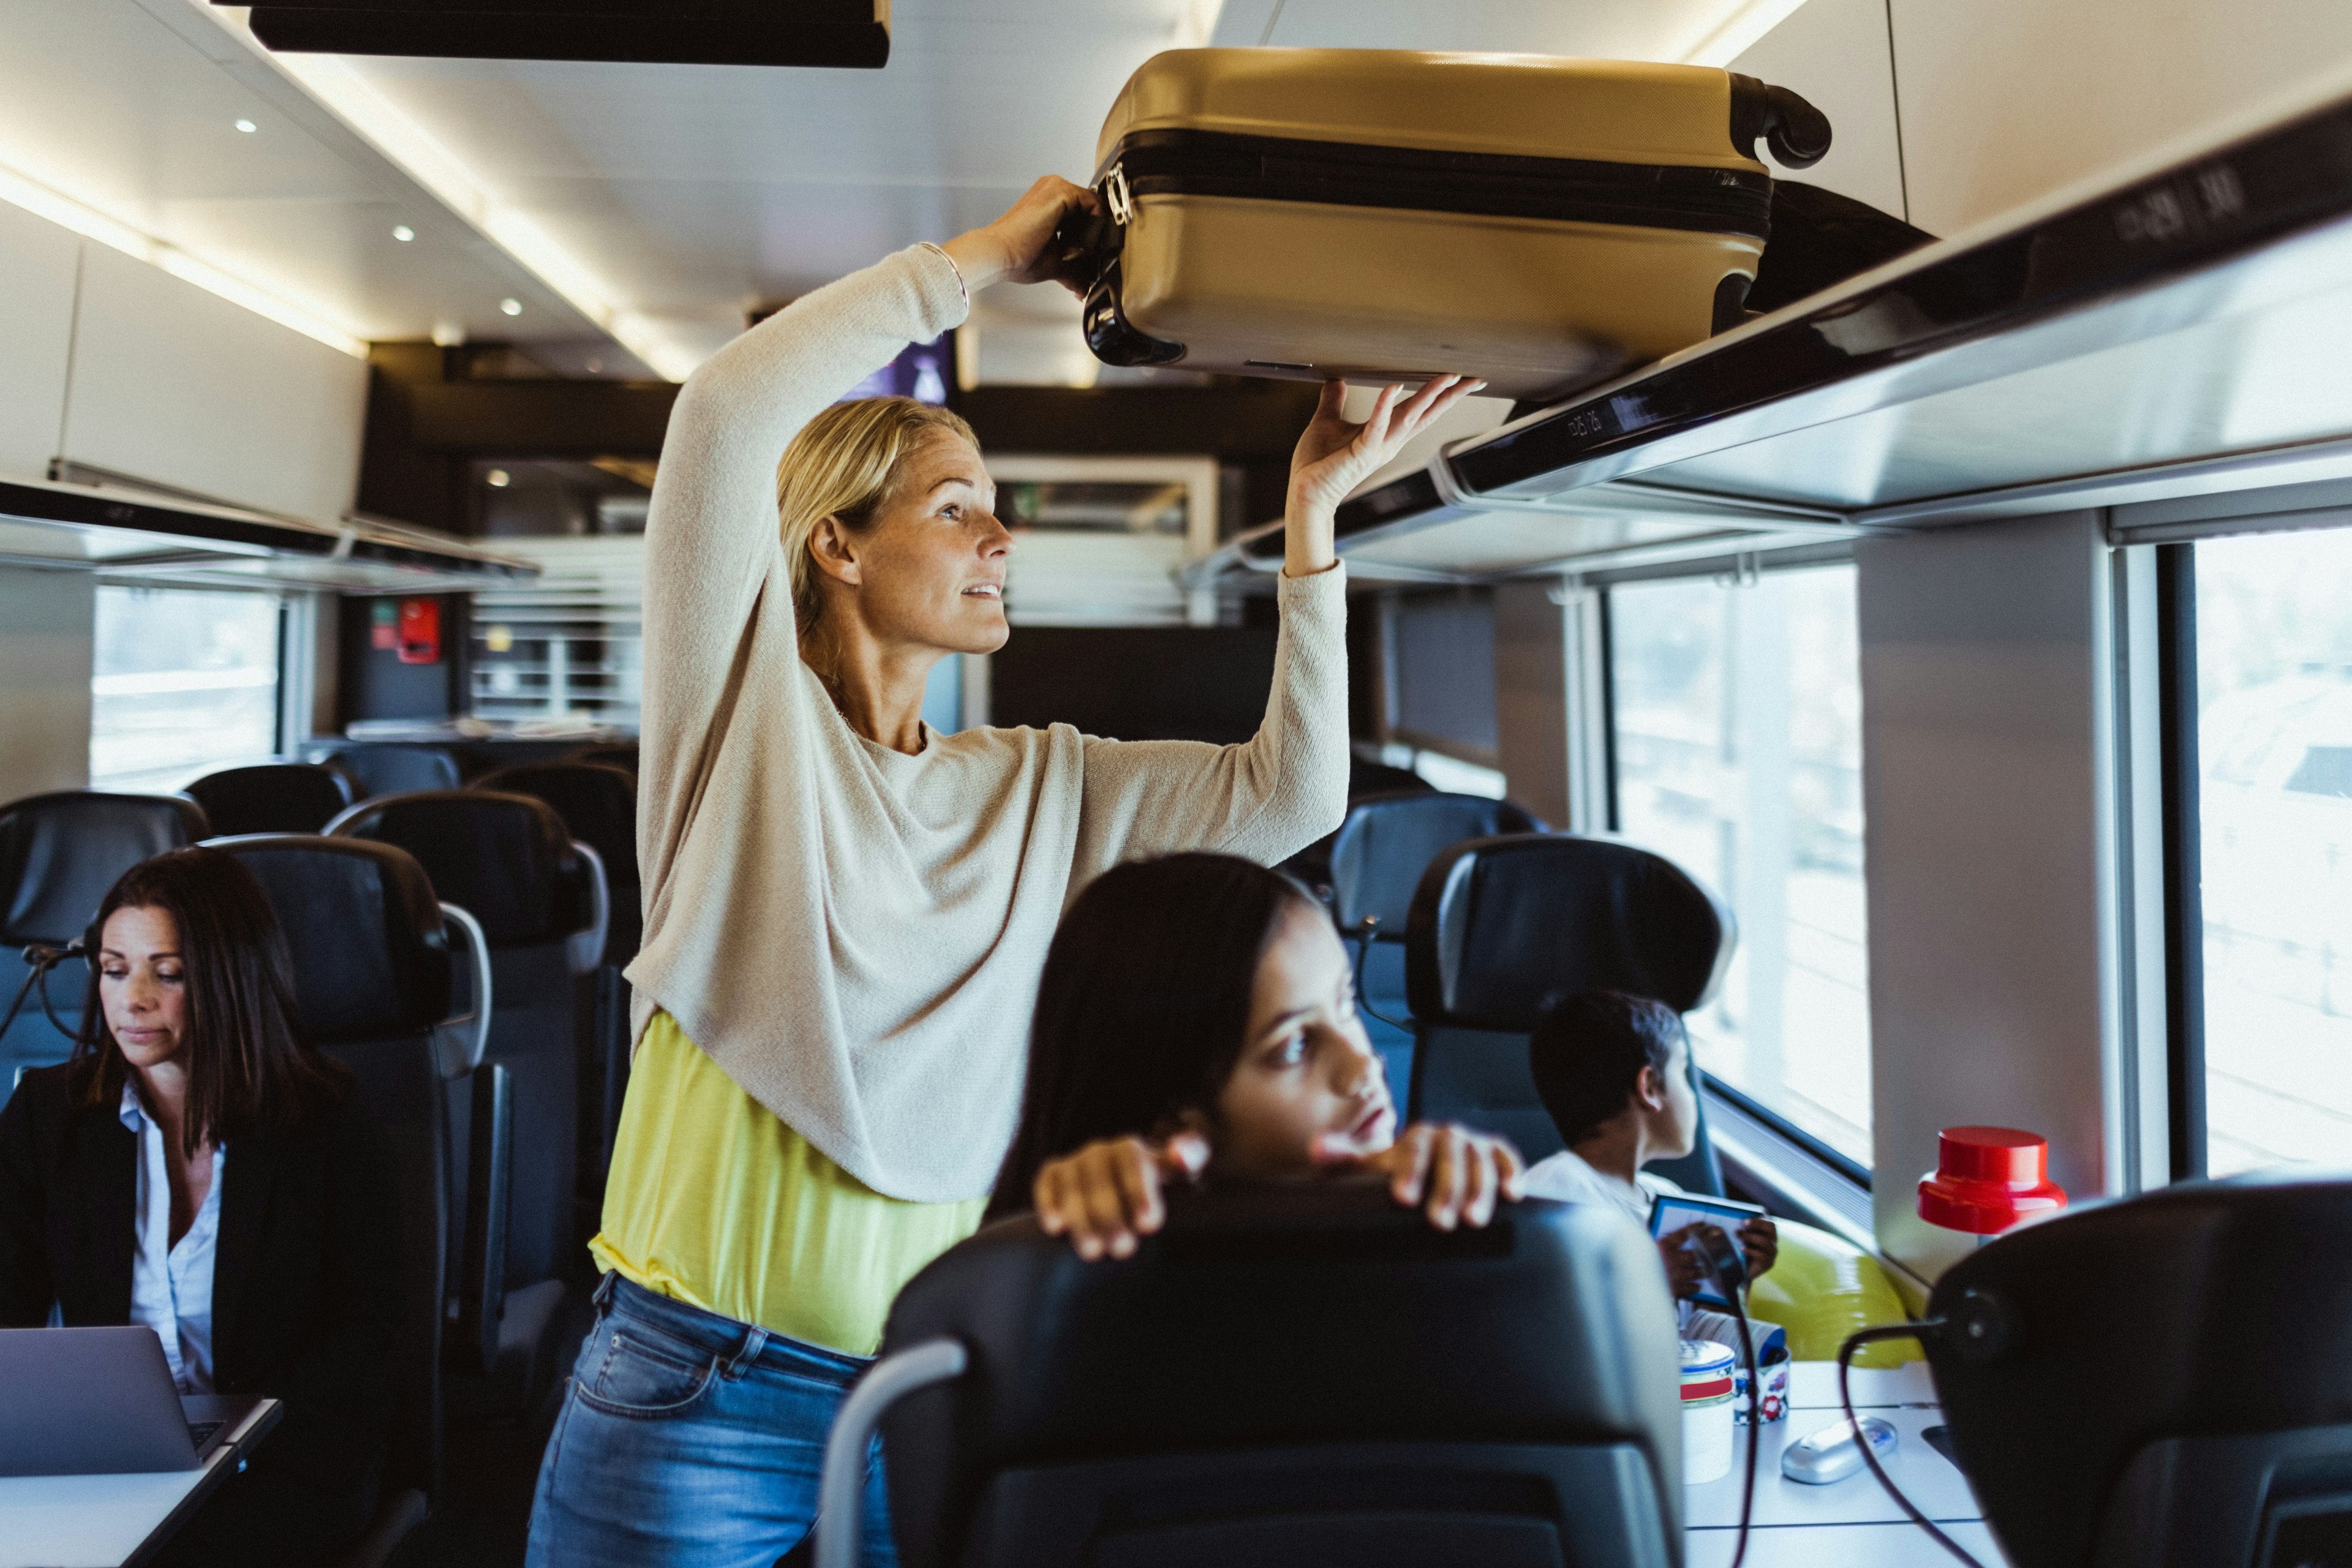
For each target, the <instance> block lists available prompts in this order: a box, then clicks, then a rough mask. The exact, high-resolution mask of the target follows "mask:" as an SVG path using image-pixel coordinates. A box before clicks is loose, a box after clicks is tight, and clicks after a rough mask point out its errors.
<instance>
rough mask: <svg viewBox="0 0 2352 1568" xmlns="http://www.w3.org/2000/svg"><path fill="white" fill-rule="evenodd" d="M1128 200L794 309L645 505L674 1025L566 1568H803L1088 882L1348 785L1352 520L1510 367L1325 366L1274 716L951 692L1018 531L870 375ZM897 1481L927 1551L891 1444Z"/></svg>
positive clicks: (958, 241)
mask: <svg viewBox="0 0 2352 1568" xmlns="http://www.w3.org/2000/svg"><path fill="white" fill-rule="evenodd" d="M1094 204H1095V198H1094V197H1093V195H1091V194H1090V193H1088V192H1086V191H1084V190H1082V189H1080V188H1079V187H1077V186H1076V185H1073V184H1068V183H1067V182H1066V181H1062V180H1057V179H1054V178H1051V177H1048V178H1046V179H1043V180H1040V181H1038V182H1037V184H1034V186H1032V187H1031V188H1030V190H1029V192H1028V193H1027V194H1026V195H1024V196H1023V197H1022V199H1021V200H1020V201H1019V202H1018V203H1016V204H1015V205H1013V208H1012V209H1011V210H1010V211H1009V212H1007V213H1006V214H1005V215H1004V216H1002V217H1000V218H998V219H997V220H996V221H995V222H994V223H992V224H991V225H989V226H987V227H985V228H982V229H976V230H973V231H971V233H968V234H964V235H961V236H960V237H957V238H955V239H952V240H950V241H949V242H948V243H947V244H946V245H945V246H935V245H930V244H928V243H927V244H924V245H919V246H917V247H913V248H911V249H908V250H904V251H900V252H899V253H898V254H897V255H895V256H892V257H890V258H887V259H885V260H883V261H882V262H880V263H878V264H877V265H875V266H873V267H870V268H866V270H864V271H862V272H858V273H855V274H853V275H851V276H850V277H847V278H845V279H841V280H840V281H838V282H835V283H833V284H831V285H829V286H827V287H826V288H824V289H819V290H817V291H816V292H815V293H814V294H811V295H809V296H808V297H806V298H805V299H803V300H799V301H798V302H796V303H794V304H793V306H792V307H791V308H789V309H787V310H782V311H780V312H779V313H778V314H777V315H775V316H774V317H772V318H771V319H770V320H769V321H765V322H763V323H761V325H760V326H758V327H757V328H755V329H753V330H752V331H749V332H746V333H745V334H744V335H743V336H741V337H740V338H738V339H737V340H736V341H735V342H732V343H730V345H728V347H726V348H725V349H723V350H721V351H720V352H719V353H718V354H716V355H715V356H713V357H712V358H711V360H710V361H709V363H707V364H705V365H704V366H703V367H702V368H701V369H700V370H698V372H696V374H695V375H694V377H693V378H692V379H691V380H690V381H688V383H687V384H686V386H685V388H684V389H683V390H682V391H681V392H680V393H679V395H678V399H677V405H676V407H675V408H674V409H673V411H672V413H671V416H670V425H669V432H668V436H667V440H666V441H665V443H664V446H663V450H662V461H661V475H660V479H659V481H658V482H657V483H656V486H655V489H654V498H653V507H652V511H651V514H650V516H649V517H648V519H647V521H646V676H645V706H644V736H643V746H644V760H643V769H642V772H641V773H640V774H639V784H640V792H639V796H638V800H639V807H638V809H639V816H638V822H637V837H638V845H639V848H640V851H641V855H642V859H643V863H644V866H645V872H646V879H645V891H646V937H645V946H644V949H643V951H642V952H640V953H639V955H638V957H637V960H636V962H635V963H634V964H632V965H631V966H630V969H629V979H630V981H631V983H632V984H634V985H635V994H636V998H637V1010H636V1017H635V1025H636V1027H637V1031H638V1033H637V1047H636V1057H635V1066H634V1068H633V1070H632V1072H631V1076H630V1080H629V1089H628V1097H627V1100H626V1101H625V1106H624V1109H623V1111H622V1116H621V1126H620V1131H619V1135H618V1138H617V1140H616V1143H615V1148H614V1157H613V1164H612V1173H611V1175H610V1176H609V1177H608V1179H607V1182H606V1185H605V1194H604V1229H603V1232H602V1234H601V1235H599V1236H598V1237H596V1238H595V1240H594V1241H593V1243H592V1244H591V1249H592V1251H593V1253H594V1255H595V1258H596V1261H597V1263H598V1265H599V1267H601V1268H604V1270H605V1277H604V1285H603V1286H602V1287H601V1288H600V1289H599V1290H598V1293H597V1294H598V1300H599V1303H600V1306H601V1309H602V1313H601V1316H600V1317H599V1319H598V1321H597V1325H596V1327H595V1329H594V1330H593V1331H592V1332H591V1334H590V1335H589V1338H588V1342H587V1343H586V1344H585V1345H584V1346H583V1349H582V1351H581V1354H580V1360H579V1363H578V1365H577V1366H576V1367H575V1368H574V1371H573V1376H572V1381H571V1384H570V1387H569V1391H568V1393H567V1394H566V1397H565V1404H564V1408H563V1411H562V1415H561V1416H560V1417H559V1419H558V1421H557V1424H556V1427H555V1431H554V1435H553V1436H552V1437H551V1440H550V1442H549V1445H548V1449H547V1455H546V1458H545V1460H544V1462H543V1464H542V1467H541V1473H540V1482H539V1494H538V1497H537V1499H536V1500H535V1502H534V1505H533V1508H532V1516H531V1532H530V1562H531V1563H533V1564H535V1565H553V1564H559V1563H560V1564H574V1563H583V1564H614V1565H629V1568H639V1565H653V1564H673V1563H676V1564H685V1563H693V1564H697V1565H698V1568H700V1565H705V1564H708V1565H714V1568H715V1565H722V1564H744V1565H746V1568H751V1565H757V1568H767V1565H768V1564H770V1563H773V1562H774V1561H775V1559H776V1557H777V1555H778V1554H779V1553H780V1552H784V1551H786V1550H787V1549H789V1548H791V1547H793V1545H795V1544H796V1543H797V1542H800V1541H801V1540H802V1538H803V1536H805V1535H806V1534H807V1532H808V1531H809V1528H810V1524H811V1521H812V1520H813V1518H814V1510H815V1500H816V1479H817V1473H818V1470H819V1468H820V1466H821V1464H822V1459H823V1454H824V1440H825V1436H826V1433H827V1432H828V1430H829V1429H830V1427H831V1426H832V1423H833V1417H834V1414H835V1410H836V1409H837V1408H838V1406H839V1405H840V1401H841V1398H842V1396H843V1394H844V1393H845V1390H846V1389H847V1387H848V1385H849V1384H851V1383H852V1382H853V1381H854V1380H855V1379H856V1376H857V1375H858V1373H860V1372H861V1371H862V1370H863V1369H864V1368H865V1366H866V1364H867V1359H868V1358H869V1357H871V1356H872V1354H873V1353H874V1352H875V1350H876V1348H877V1345H878V1344H879V1343H880V1342H881V1337H882V1327H883V1320H884V1318H885V1316H886V1315H887V1312H888V1310H889V1306H890V1301H891V1299H892V1298H893V1297H894V1296H895V1295H896V1294H897V1293H898V1288H899V1287H900V1286H901V1285H903V1284H904V1283H905V1282H906V1281H907V1279H908V1278H910V1277H911V1276H912V1275H913V1274H914V1273H915V1272H916V1271H917V1270H918V1269H919V1268H922V1267H923V1266H924V1265H925V1264H926V1263H929V1261H930V1260H931V1259H932V1258H935V1257H937V1256H938V1255H939V1254H940V1252H942V1251H944V1250H946V1249H947V1248H948V1247H950V1246H952V1245H954V1244H955V1243H956V1242H957V1241H959V1240H961V1238H962V1237H965V1236H968V1235H970V1234H971V1231H972V1230H973V1229H974V1228H975V1226H977V1225H978V1223H979V1220H980V1216H981V1212H982V1208H983V1207H984V1205H986V1203H987V1200H988V1194H989V1189H990V1186H991V1184H992V1181H993V1179H994V1177H995V1174H996V1171H997V1166H998V1164H999V1163H1000V1162H1001V1161H1002V1160H1003V1157H1004V1152H1005V1149H1006V1146H1007V1145H1008V1143H1009V1142H1011V1139H1012V1136H1013V1127H1014V1124H1015V1122H1016V1121H1017V1120H1018V1117H1019V1113H1020V1107H1021V1092H1022V1084H1023V1079H1024V1065H1025V1041H1026V1038H1027V1034H1028V1027H1029V1015H1030V1011H1031V1007H1032V1005H1033V1003H1034V998H1035V995H1036V990H1037V981H1038V975H1039V973H1040V971H1041V970H1042V968H1043V967H1044V963H1045V950H1046V948H1047V946H1048V944H1049V943H1050V942H1052V940H1053V936H1054V929H1055V923H1056V921H1058V920H1059V919H1060V917H1061V913H1062V910H1064V909H1065V908H1066V906H1067V904H1068V902H1069V900H1071V899H1072V898H1073V897H1075V896H1076V893H1077V891H1078V889H1080V888H1081V887H1083V886H1084V885H1085V883H1086V882H1087V880H1088V879H1090V878H1092V877H1094V876H1095V875H1097V873H1099V872H1101V871H1103V870H1105V869H1107V868H1109V867H1110V866H1112V865H1114V864H1116V863H1117V862H1118V861H1120V860H1122V859H1127V858H1133V857H1137V856H1143V855H1154V854H1160V853H1166V852H1169V851H1173V850H1181V849H1215V850H1223V851H1224V852H1226V853H1229V854H1234V855H1243V856H1247V857H1249V858H1253V859H1255V860H1258V861H1261V862H1271V861H1275V860H1278V859H1281V858H1284V857H1285V856H1287V855H1289V854H1291V853H1292V852H1294V851H1296V850H1297V849H1298V848H1300V847H1303V846H1305V845H1307V844H1308V843H1311V842H1312V841H1313V840H1315V839H1316V838H1318V837H1320V836H1321V835H1323V834H1325V833H1327V832H1328V831H1330V830H1331V829H1332V828H1333V827H1334V826H1337V825H1338V823H1339V818H1340V816H1342V815H1343V813H1344V810H1345V807H1346V793H1347V773H1348V724H1347V691H1346V680H1347V675H1346V651H1345V647H1344V640H1345V618H1346V601H1345V598H1344V592H1345V583H1344V581H1343V574H1342V573H1341V572H1340V571H1339V566H1338V562H1337V558H1336V557H1335V556H1334V554H1333V552H1332V538H1331V522H1332V511H1333V509H1334V507H1335V506H1336V505H1337V504H1338V502H1339V500H1340V499H1341V498H1342V497H1343V496H1345V495H1346V494H1347V493H1348V492H1349V489H1352V488H1354V487H1355V485H1356V484H1358V483H1359V482H1360V480H1362V479H1364V478H1365V477H1366V476H1368V475H1369V474H1370V473H1371V472H1372V471H1373V470H1374V469H1375V468H1378V467H1379V466H1380V465H1381V464H1382V463H1383V462H1385V461H1387V460H1388V459H1389V458H1391V456H1393V455H1394V453H1395V452H1396V450H1397V448H1398V447H1400V446H1401V445H1402V443H1403V442H1404V441H1405V440H1406V438H1408V437H1410V436H1412V434H1413V433H1414V432H1415V431H1417V430H1419V429H1420V428H1422V427H1423V426H1425V425H1427V424H1428V423H1429V422H1430V421H1431V420H1432V419H1433V418H1435V417H1436V416H1438V415H1439V414H1441V413H1443V412H1444V410H1445V409H1446V408H1447V407H1449V406H1451V405H1452V404H1453V403H1454V401H1456V400H1457V399H1458V398H1459V397H1461V396H1462V395H1464V394H1465V393H1466V392H1468V391H1470V390H1472V387H1471V386H1470V385H1469V384H1465V383H1463V382H1461V381H1460V380H1458V379H1457V378H1454V377H1440V378H1438V379H1437V380H1435V381H1433V382H1431V383H1430V384H1428V385H1426V386H1425V387H1423V389H1422V390H1421V391H1420V392H1418V393H1417V394H1415V395H1412V396H1411V397H1410V398H1407V397H1406V396H1405V395H1404V394H1403V390H1402V388H1397V387H1391V388H1389V389H1387V390H1385V391H1384V392H1383V393H1382V394H1381V396H1380V398H1379V400H1378V402H1377V403H1376V405H1375V406H1374V408H1373V410H1372V412H1371V414H1370V416H1369V418H1368V419H1367V420H1366V422H1365V423H1363V424H1361V425H1353V424H1349V423H1347V422H1345V421H1343V420H1342V418H1341V417H1340V412H1339V387H1337V386H1336V385H1333V386H1327V387H1326V388H1325V389H1324V395H1323V401H1322V404H1321V406H1320V407H1319V408H1318V410H1317V413H1316V416H1315V419H1314V421H1313V423H1312V424H1310V425H1309V426H1308V427H1307V432H1306V434H1305V435H1304V436H1303V437H1301V438H1300V440H1299V444H1298V450H1297V455H1296V457H1295V458H1293V460H1292V465H1291V483H1290V490H1289V498H1288V508H1287V514H1286V528H1287V534H1286V557H1285V567H1284V573H1283V578H1282V582H1281V584H1280V585H1279V590H1278V592H1279V604H1280V609H1281V617H1282V631H1281V636H1280V637H1279V639H1278V641H1277V644H1276V657H1275V675H1274V688H1273V693H1272V696H1271V698H1270V700H1268V703H1267V707H1266V715H1265V722H1264V724H1263V725H1262V726H1261V727H1260V729H1259V731H1258V733H1257V736H1256V738H1255V739H1254V740H1252V741H1251V742H1248V743H1247V744H1245V745H1238V746H1225V747H1219V746H1211V745H1204V744H1199V743H1194V742H1109V741H1101V740H1097V739H1094V738H1091V737H1088V736H1084V735H1081V734H1079V733H1078V732H1077V731H1076V730H1074V729H1072V728H1070V727H1069V726H1067V725H1061V724H1057V725H1055V726H1053V727H1052V728H1050V729H1046V730H1028V729H1023V730H993V729H977V730H967V731H963V732H961V733H960V734H955V735H941V734H939V733H936V732H935V731H931V730H929V728H928V727H927V726H925V725H924V723H923V722H922V719H921V712H922V700H923V690H924V685H925V682H926V679H927V678H928V677H929V672H930V670H931V668H932V666H933V665H935V664H936V663H937V662H938V661H939V660H940V658H942V657H944V656H946V655H948V654H957V653H960V654H971V655H982V654H987V653H990V652H992V651H994V650H995V649H997V648H999V647H1003V644H1004V641H1005V636H1006V631H1005V621H1004V608H1003V590H1004V575H1005V559H1006V556H1007V554H1008V553H1009V552H1011V550H1012V547H1013V537H1012V535H1011V534H1010V533H1009V532H1007V531H1006V530H1005V528H1004V526H1003V523H1001V522H999V521H997V519H996V517H995V515H994V510H993V507H994V501H995V487H994V486H993V485H992V483H991V482H990V480H989V478H988V472H987V469H986V468H984V467H983V466H982V462H981V457H980V452H979V448H978V446H977V444H976V442H975V440H974V438H973V436H972V433H971V428H970V427H969V426H966V425H965V424H964V422H963V421H962V420H961V419H960V418H958V417H957V416H955V415H953V414H950V413H948V412H946V411H944V410H941V409H938V408H932V407H928V406H926V405H921V404H918V403H914V402H911V401H909V400H908V399H904V398H875V399H868V400H864V401H859V402H852V403H836V402H835V399H836V398H839V397H840V396H842V395H843V394H845V393H846V392H847V391H848V390H849V389H850V388H851V387H853V386H855V385H856V384H857V383H858V382H859V381H860V380H862V379H864V377H865V376H866V374H869V373H870V372H871V371H873V370H874V369H875V367H876V366H877V365H881V364H884V363H887V362H888V361H889V360H890V359H892V358H893V357H894V356H895V355H897V354H898V352H899V351H900V350H901V349H903V348H904V347H905V346H906V345H907V344H908V342H919V341H923V340H928V339H930V338H934V337H936V336H938V335H939V334H940V333H941V332H944V331H949V330H950V329H951V328H953V327H954V326H956V325H957V324H958V323H960V322H961V321H962V320H963V319H964V315H965V312H966V310H967V309H968V308H969V303H970V299H971V291H972V290H974V289H982V288H985V287H987V286H988V285H989V284H992V283H995V282H999V281H1003V280H1011V281H1014V282H1023V283H1029V282H1040V281H1044V280H1046V279H1051V278H1052V277H1053V276H1054V274H1055V268H1056V266H1057V265H1058V264H1059V263H1060V261H1061V259H1062V258H1061V255H1060V253H1059V252H1058V251H1057V250H1056V249H1055V247H1054V246H1053V244H1052V236H1053V233H1054V230H1055V226H1056V225H1057V224H1058V223H1060V221H1061V220H1062V219H1063V218H1064V217H1065V216H1066V215H1068V214H1069V213H1070V212H1071V210H1072V209H1073V208H1075V207H1078V206H1085V207H1087V208H1088V209H1090V210H1091V209H1092V207H1093V206H1094ZM779 457H781V458H782V461H781V463H779V461H778V459H779ZM771 487H772V488H771ZM1103 1046H1104V1048H1105V1049H1107V1050H1111V1049H1117V1048H1118V1042H1116V1041H1105V1042H1103ZM866 1498H867V1500H866V1510H867V1515H868V1518H867V1523H866V1542H868V1543H869V1547H868V1553H869V1561H872V1562H877V1563H887V1562H890V1561H892V1557H891V1553H890V1548H889V1534H888V1530H887V1519H886V1518H885V1515H884V1511H883V1507H882V1501H881V1488H880V1482H879V1474H878V1468H877V1474H876V1476H875V1477H874V1479H873V1482H872V1484H870V1485H869V1487H868V1489H867V1494H866Z"/></svg>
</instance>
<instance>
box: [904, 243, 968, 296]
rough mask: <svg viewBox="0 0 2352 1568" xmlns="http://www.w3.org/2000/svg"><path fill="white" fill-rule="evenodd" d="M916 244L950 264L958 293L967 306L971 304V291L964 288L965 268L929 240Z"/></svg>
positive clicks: (949, 267)
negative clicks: (933, 252)
mask: <svg viewBox="0 0 2352 1568" xmlns="http://www.w3.org/2000/svg"><path fill="white" fill-rule="evenodd" d="M916 243H917V244H918V245H920V246H921V247H923V248H924V249H925V250H933V251H938V252H939V258H940V260H941V261H944V262H946V263H947V264H948V270H949V271H950V272H952V273H954V274H955V280H956V291H957V292H958V293H960V294H961V295H962V296H963V302H964V303H965V304H967V305H969V304H971V289H968V288H966V287H965V286H964V280H963V268H961V267H958V266H957V265H956V260H955V258H954V257H952V256H950V255H949V254H948V253H947V252H946V251H945V250H943V249H941V248H940V247H939V246H936V245H933V244H932V243H931V242H930V241H929V240H928V239H923V240H918V241H916Z"/></svg>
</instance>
